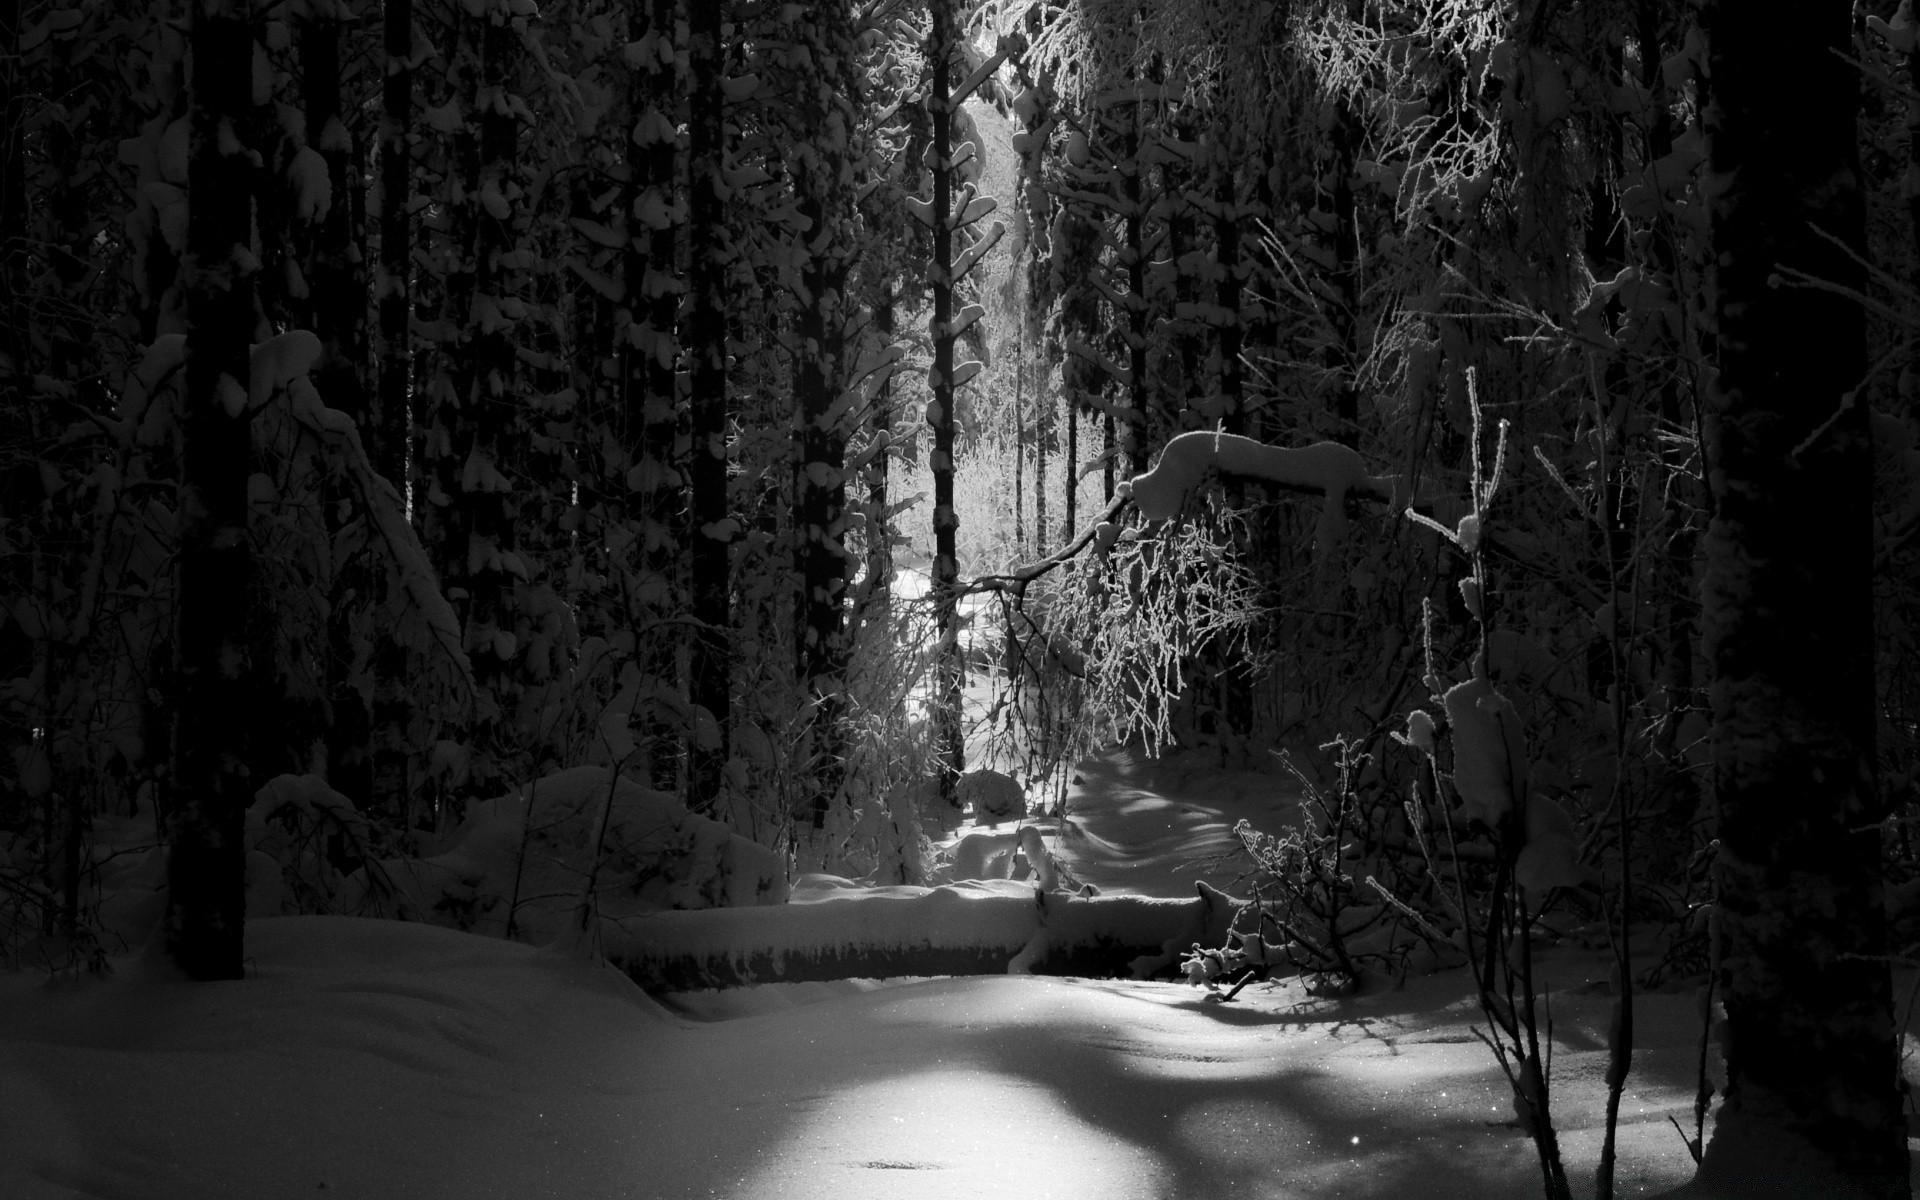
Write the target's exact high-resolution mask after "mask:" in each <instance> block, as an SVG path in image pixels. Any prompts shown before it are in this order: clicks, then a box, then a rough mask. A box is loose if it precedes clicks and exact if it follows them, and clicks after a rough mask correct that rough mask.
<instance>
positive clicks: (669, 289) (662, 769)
mask: <svg viewBox="0 0 1920 1200" xmlns="http://www.w3.org/2000/svg"><path fill="white" fill-rule="evenodd" d="M647 7H648V8H650V12H651V17H650V20H648V21H647V22H645V23H644V24H642V23H640V22H639V20H638V18H639V14H640V13H641V12H642V11H643V8H642V7H641V6H640V5H636V6H635V9H634V16H635V20H636V24H637V25H639V28H638V29H636V30H635V39H634V40H635V41H636V42H639V41H640V40H641V39H642V37H645V38H646V39H647V40H648V41H649V42H650V44H651V52H650V53H649V54H648V55H646V56H645V57H644V59H643V61H644V62H646V63H647V66H646V68H645V69H644V73H643V72H642V69H641V68H636V78H635V79H634V80H633V81H632V82H633V85H634V88H635V103H634V108H635V110H636V112H638V113H640V114H642V115H643V124H642V125H640V126H636V131H635V133H634V135H633V136H632V137H630V138H629V139H628V145H629V146H630V147H631V149H630V150H629V152H628V153H629V160H628V170H629V171H630V172H631V174H632V178H633V179H634V181H635V184H636V191H635V196H634V200H635V203H634V205H633V206H631V207H629V209H628V211H627V220H628V222H629V249H628V255H627V261H626V281H627V304H628V306H629V309H630V312H631V314H632V317H631V319H632V321H633V323H634V324H633V326H632V327H631V328H630V329H629V332H628V338H629V346H628V349H627V354H628V356H629V357H628V361H627V381H626V387H627V414H626V421H627V428H628V429H629V430H632V431H635V433H636V434H637V442H636V444H635V445H634V447H633V452H632V454H633V459H634V461H635V463H637V464H638V466H639V477H638V478H637V479H636V480H635V481H634V484H635V486H634V488H633V490H632V494H631V496H630V498H629V504H630V506H631V508H632V511H631V512H630V513H629V514H628V515H629V519H631V520H633V521H635V522H636V525H637V529H636V533H637V536H638V538H639V546H638V563H637V564H636V568H635V569H636V572H637V584H636V590H637V595H636V599H637V601H638V602H639V605H640V606H642V607H645V608H647V609H648V610H650V611H653V612H671V611H673V610H674V598H675V597H676V596H677V595H684V593H683V591H682V588H683V587H684V583H683V581H682V580H681V579H680V578H679V571H678V568H677V557H678V556H677V547H678V546H679V545H680V543H681V542H682V541H683V540H684V539H683V537H682V536H681V535H682V529H681V526H682V515H683V513H684V509H685V506H684V504H683V503H682V501H681V498H680V492H681V486H682V484H683V482H684V481H683V480H682V479H681V477H680V473H679V471H678V469H677V468H676V465H675V462H676V456H675V453H674V440H675V437H676V434H677V432H678V426H679V419H680V393H679V383H678V380H677V377H676V375H675V371H674V366H675V360H676V358H677V356H678V339H677V337H676V335H675V330H674V322H675V319H676V318H677V317H678V315H679V309H680V296H681V293H682V291H683V290H684V289H683V287H682V284H681V280H680V278H679V275H678V274H677V272H676V269H675V262H674V257H675V255H676V253H677V252H678V247H679V235H680V227H681V222H680V221H679V220H678V219H676V216H675V213H676V212H677V211H678V210H677V206H676V204H675V202H674V201H675V198H676V189H675V186H674V184H675V173H676V171H677V169H678V167H677V160H678V157H679V152H678V151H679V148H678V145H677V138H676V136H675V133H674V130H675V127H677V126H678V124H679V121H678V119H677V118H678V114H677V113H676V112H675V111H674V105H675V103H676V101H675V97H676V95H677V94H678V92H679V88H680V79H679V65H678V64H679V60H678V55H677V49H676V44H675V41H674V36H675V25H676V24H677V20H678V9H679V6H678V5H677V4H676V3H675V2H674V0H651V4H650V6H647ZM642 74H644V77H641V76H642ZM656 117H657V119H655V118H656ZM643 130H644V144H643V139H642V131H643ZM642 207H644V208H645V210H646V211H647V212H648V213H649V214H650V215H651V219H652V221H653V224H652V226H651V227H650V228H644V229H643V228H641V227H640V225H639V224H637V223H636V221H637V218H638V216H639V214H640V212H641V208H642ZM643 239H644V241H643ZM633 615H634V618H635V619H636V621H637V620H638V619H640V617H641V615H642V614H640V613H638V612H636V613H634V614H633ZM639 652H640V654H641V655H642V662H643V669H644V670H646V671H647V672H648V674H650V675H651V676H653V677H654V678H655V679H656V680H658V681H659V682H660V683H661V684H662V685H663V686H666V687H668V688H669V689H671V690H674V691H678V690H679V688H680V680H679V669H678V662H677V659H678V642H677V639H669V638H667V637H665V636H661V635H655V636H653V637H651V638H648V639H647V640H646V641H645V642H644V643H643V644H642V646H641V647H640V651H639ZM647 733H648V739H647V772H648V775H649V776H650V777H651V779H652V780H653V786H655V787H656V788H660V789H661V790H663V791H674V790H677V788H678V785H679V776H680V767H681V763H682V762H683V760H684V758H685V751H684V739H683V738H681V737H680V736H679V735H678V734H677V733H676V732H675V731H674V729H673V728H672V727H671V726H670V725H669V723H668V722H666V721H662V720H657V719H656V720H653V721H651V723H650V724H649V726H648V729H647Z"/></svg>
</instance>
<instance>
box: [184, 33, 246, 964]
mask: <svg viewBox="0 0 1920 1200" xmlns="http://www.w3.org/2000/svg"><path fill="white" fill-rule="evenodd" d="M189 46H190V52H191V54H192V56H193V71H192V79H193V88H192V95H191V101H190V103H191V106H192V107H191V114H192V118H191V126H190V129H191V132H190V141H189V151H188V166H187V172H188V185H187V186H188V197H189V205H190V207H189V215H188V219H187V255H186V263H185V264H184V272H185V276H186V278H185V283H186V292H187V297H186V302H187V364H186V385H187V399H186V404H187V411H186V428H185V452H184V459H183V461H182V464H181V479H180V550H179V563H180V567H179V570H180V592H179V610H178V626H177V631H176V644H177V646H178V654H179V675H178V680H179V695H178V704H177V708H176V714H177V715H176V717H175V721H174V732H173V769H172V773H171V779H170V782H171V785H172V796H171V801H172V803H171V805H170V808H171V816H172V829H171V839H172V844H171V847H170V851H169V854H168V858H167V884H168V891H167V911H166V923H165V934H164V936H165V944H166V948H167V952H168V953H169V954H170V955H171V956H172V958H173V960H174V961H175V962H176V963H178V964H179V966H180V967H181V969H182V970H184V971H185V972H186V973H187V975H188V976H190V977H191V978H194V979H238V978H240V977H241V975H242V972H243V967H242V963H243V936H244V934H243V929H242V924H243V918H244V917H245V914H246V850H245V847H244V845H243V844H242V830H243V827H244V824H245V814H246V807H247V801H248V798H249V796H250V794H251V791H252V782H251V780H250V779H249V777H248V770H247V755H246V748H245V746H244V744H243V742H242V731H244V730H246V729H247V728H249V727H250V726H251V724H252V718H251V717H250V715H249V703H248V696H249V692H248V687H247V660H248V638H247V635H248V631H249V628H250V627H251V625H252V619H251V618H252V614H251V612H250V598H251V596H252V595H253V558H252V549H251V547H250V546H249V544H248V542H247V475H248V464H249V462H250V461H251V458H252V438H251V435H250V433H249V430H248V421H247V410H246V404H245V384H243V383H241V382H239V381H241V380H245V379H247V378H248V370H247V354H248V349H249V346H250V343H251V341H252V336H253V324H254V306H253V290H252V280H251V278H250V276H249V274H248V273H247V272H246V271H245V270H244V269H243V268H242V267H241V266H240V265H239V264H240V263H242V262H245V261H249V260H251V259H252V249H251V246H250V241H251V238H250V231H251V228H252V225H253V180H252V167H251V165H250V163H249V160H248V156H247V148H246V147H245V145H244V144H240V143H239V142H238V141H237V138H236V134H237V131H240V130H243V129H245V128H247V126H248V122H249V118H250V116H251V115H252V114H251V104H252V86H251V82H250V81H251V76H252V70H253V34H252V31H251V30H250V28H249V26H248V22H247V20H246V7H245V6H244V5H242V4H240V3H238V2H237V0H206V2H205V3H202V4H199V5H196V6H195V7H194V10H193V19H192V27H191V32H190V33H189Z"/></svg>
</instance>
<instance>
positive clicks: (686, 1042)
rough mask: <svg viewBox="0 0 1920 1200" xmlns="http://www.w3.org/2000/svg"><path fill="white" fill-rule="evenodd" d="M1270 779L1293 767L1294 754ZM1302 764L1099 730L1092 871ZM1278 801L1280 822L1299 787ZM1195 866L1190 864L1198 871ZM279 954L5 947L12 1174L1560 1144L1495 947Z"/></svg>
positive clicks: (1642, 1021) (1627, 1109) (706, 1164)
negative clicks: (217, 961) (1176, 977)
mask: <svg viewBox="0 0 1920 1200" xmlns="http://www.w3.org/2000/svg"><path fill="white" fill-rule="evenodd" d="M1261 779H1265V780H1266V782H1265V783H1262V782H1261V781H1260V780H1261ZM1277 782H1278V781H1277V780H1274V779H1272V778H1271V777H1265V776H1262V777H1251V776H1247V777H1242V776H1237V775H1234V773H1225V772H1219V771H1214V770H1208V769H1204V768H1197V767H1184V768H1179V767H1174V766H1168V765H1165V764H1142V763H1139V762H1135V761H1132V760H1128V759H1125V758H1121V757H1108V758H1105V759H1100V760H1094V761H1091V762H1090V763H1089V764H1087V766H1086V767H1084V768H1083V769H1082V771H1081V779H1080V782H1079V784H1078V785H1076V787H1075V788H1074V789H1073V791H1072V793H1071V794H1070V796H1069V799H1068V807H1067V821H1069V822H1072V823H1074V829H1075V830H1076V831H1077V832H1069V833H1068V834H1067V836H1065V837H1063V838H1062V839H1061V846H1062V849H1063V851H1065V856H1066V857H1068V858H1069V860H1070V861H1071V863H1072V865H1073V868H1074V870H1075V871H1076V873H1080V874H1082V875H1083V876H1084V877H1086V878H1087V879H1089V880H1090V881H1093V882H1096V883H1098V884H1100V885H1101V886H1102V887H1124V886H1126V883H1125V880H1127V879H1128V878H1129V877H1131V878H1132V879H1133V880H1135V881H1136V882H1137V883H1138V884H1139V885H1141V886H1142V890H1144V891H1147V892H1148V893H1149V894H1184V893H1185V889H1190V888H1191V886H1192V885H1191V883H1190V879H1191V877H1192V873H1193V872H1194V870H1195V869H1196V867H1197V868H1198V869H1199V870H1201V871H1203V872H1204V871H1208V870H1212V871H1214V872H1222V871H1224V872H1227V878H1226V879H1224V880H1221V881H1222V882H1227V881H1230V879H1231V868H1230V867H1229V865H1228V864H1227V863H1226V862H1224V861H1217V862H1214V863H1213V865H1212V867H1211V868H1209V867H1208V866H1207V865H1206V860H1209V859H1217V858H1218V855H1219V854H1220V852H1221V851H1222V850H1224V849H1226V845H1225V843H1223V842H1222V841H1221V837H1222V833H1223V830H1224V831H1230V829H1231V824H1232V820H1233V819H1234V818H1235V817H1236V816H1237V815H1244V813H1246V812H1248V811H1255V810H1259V809H1261V808H1262V807H1264V808H1266V809H1267V810H1268V811H1269V812H1270V813H1272V814H1279V813H1280V812H1281V808H1282V806H1281V805H1280V804H1279V802H1278V800H1277V799H1276V792H1275V788H1276V786H1277ZM1275 819H1278V816H1277V815H1276V817H1275ZM1169 888H1171V889H1176V891H1175V892H1173V893H1168V892H1165V891H1163V889H1169ZM247 945H248V952H249V955H250V959H251V971H250V977H249V978H248V979H247V980H246V981H245V982H241V983H232V984H210V985H206V984H203V985H192V984H186V983H182V982H179V981H177V980H174V979H171V978H169V977H168V976H167V974H166V973H165V971H163V970H162V969H160V968H159V967H158V966H157V965H156V964H154V963H152V962H151V961H150V960H147V959H142V958H139V957H129V958H127V959H123V960H120V961H119V962H117V963H116V969H115V970H114V972H113V973H112V975H111V976H110V977H108V978H106V979H93V978H89V979H83V980H80V981H54V982H48V981H47V979H46V977H45V976H44V975H43V974H42V975H24V974H23V975H12V976H0V1196H6V1197H9V1198H18V1200H28V1198H39V1197H81V1196H86V1197H100V1198H107V1200H122V1198H124V1200H173V1198H179V1200H188V1198H191V1200H220V1198H224V1197H234V1198H247V1200H258V1198H268V1197H282V1196H313V1195H320V1194H325V1195H338V1196H355V1197H381V1198H408V1200H412V1198H425V1197H443V1196H444V1197H449V1198H452V1197H461V1198H463V1200H464V1198H469V1197H505V1198H514V1200H520V1198H529V1200H530V1198H533V1197H546V1196H553V1197H565V1198H567V1200H594V1198H598V1197H646V1198H652V1197H659V1198H663V1200H665V1198H676V1197H696V1196H722V1197H738V1198H748V1197H754V1198H758V1197H765V1198H768V1200H773V1198H780V1200H807V1198H811V1197H818V1198H828V1197H831V1198H835V1200H841V1198H864V1197H900V1198H902V1200H906V1198H914V1200H922V1198H925V1200H934V1198H939V1197H984V1196H992V1195H995V1194H997V1193H1001V1192H1006V1191H1009V1190H1011V1189H1018V1191H1019V1193H1020V1194H1021V1195H1022V1196H1024V1197H1047V1196H1053V1197H1060V1198H1063V1200H1065V1198H1069V1197H1071V1198H1074V1200H1122V1198H1133V1197H1142V1198H1145V1197H1207V1198H1213V1197H1260V1198H1276V1200H1277V1198H1282V1197H1302V1198H1304V1197H1331V1196H1351V1197H1367V1196H1381V1197H1386V1196H1395V1197H1398V1196H1421V1197H1436V1198H1442V1197H1476V1198H1479V1197H1488V1198H1493V1197H1521V1196H1531V1195H1537V1194H1539V1171H1538V1166H1537V1161H1536V1158H1535V1155H1534V1151H1533V1147H1532V1144H1531V1142H1530V1141H1529V1140H1528V1139H1527V1138H1526V1137H1525V1136H1524V1135H1523V1134H1522V1133H1521V1132H1520V1131H1519V1129H1518V1128H1517V1127H1516V1125H1515V1124H1514V1113H1513V1108H1512V1101H1511V1097H1510V1092H1509V1089H1508V1087H1507V1085H1506V1083H1505V1081H1504V1079H1503V1078H1502V1077H1501V1076H1500V1073H1499V1069H1498V1067H1497V1066H1496V1065H1495V1063H1494V1061H1493V1057H1492V1055H1491V1054H1490V1052H1489V1051H1488V1050H1487V1048H1486V1047H1485V1046H1483V1045H1482V1044H1481V1043H1480V1042H1479V1041H1478V1040H1476V1038H1475V1036H1474V1034H1473V1027H1474V1026H1475V1024H1476V1023H1477V1017H1478V1013H1477V1008H1476V1006H1475V1005H1474V1003H1473V1001H1472V999H1471V985H1470V983H1469V981H1468V980H1467V979H1466V977H1465V976H1464V975H1463V974H1462V973H1461V972H1457V971H1456V972H1448V973H1441V974H1438V975H1432V976H1427V977H1410V978H1408V979H1407V980H1406V981H1405V982H1404V983H1403V984H1402V985H1401V986H1399V987H1397V988H1383V989H1381V990H1378V991H1376V992H1373V993H1371V994H1367V995H1362V996H1359V997H1351V998H1344V999H1333V998H1327V997H1321V996H1315V995H1312V994H1310V993H1309V992H1308V990H1307V989H1306V988H1305V987H1304V986H1303V985H1302V984H1300V983H1298V982H1285V983H1280V982H1275V983H1270V984H1256V985H1253V986H1250V987H1248V988H1247V989H1246V990H1245V991H1243V992H1242V993H1241V994H1240V996H1239V997H1238V999H1236V1000H1235V1001H1233V1002H1232V1003H1227V1004H1223V1003H1218V1002H1212V1001H1209V1000H1207V999H1206V998H1205V993H1203V992H1202V991H1200V990H1199V989H1196V988H1192V987H1189V986H1187V985H1185V984H1175V983H1161V982H1126V981H1116V980H1071V979H1059V978H1043V977H1030V976H983V977H973V978H957V979H919V980H893V981H885V982H875V981H858V980H853V981H844V982H840V983H830V984H821V983H816V984H768V985H762V986H757V987H750V988H740V989H734V990H730V991H722V992H705V993H691V994H682V995H678V996H671V997H666V998H665V1000H666V1003H664V1004H663V1003H661V1002H660V1001H658V1000H656V999H653V998H650V997H648V996H647V995H645V994H644V993H642V992H640V991H639V990H638V989H637V988H635V987H634V986H633V985H632V984H631V983H629V982H628V981H627V980H626V979H625V978H624V977H623V976H620V975H618V974H616V973H614V972H613V971H611V970H610V969H608V968H605V967H603V966H598V965H595V964H592V963H590V962H587V961H585V960H584V959H583V958H582V957H580V956H579V955H577V954H573V953H568V952H563V951H562V950H559V949H534V948H530V947H527V946H522V945H517V944H513V943H507V942H502V941H498V940H490V939H484V938H479V937H475V936H471V935H467V934H461V933H456V932H452V931H448V930H445V929H439V928H433V927H428V926H423V925H418V924H404V923H398V922H377V921H369V920H359V919H352V918H344V917H286V918H274V919H269V920H261V921H255V922H251V923H250V924H249V927H248V933H247ZM1608 965H1609V964H1608V962H1607V959H1606V956H1605V953H1604V952H1603V951H1598V950H1593V949H1587V948H1580V947H1577V946H1574V945H1571V944H1563V945H1562V946H1560V947H1556V948H1553V949H1549V950H1546V951H1544V952H1543V955H1542V957H1541V959H1540V965H1539V974H1540V976H1541V978H1542V979H1544V980H1545V983H1546V988H1545V990H1546V991H1547V992H1548V993H1549V995H1550V996H1551V1004H1552V1016H1553V1022H1554V1024H1553V1045H1554V1056H1553V1064H1552V1066H1553V1075H1552V1087H1553V1107H1554V1114H1555V1118H1556V1121H1557V1123H1558V1125H1559V1128H1560V1130H1561V1144H1562V1146H1563V1149H1564V1151H1565V1153H1566V1156H1567V1161H1568V1166H1569V1170H1570V1172H1571V1174H1572V1176H1573V1178H1574V1179H1575V1181H1576V1192H1577V1193H1585V1192H1586V1191H1587V1190H1588V1187H1589V1186H1590V1184H1589V1183H1588V1182H1587V1181H1590V1180H1591V1178H1592V1172H1593V1168H1594V1164H1595V1162H1596V1161H1597V1158H1598V1153H1599V1146H1600V1140H1601V1133H1602V1113H1603V1111H1604V1085H1603V1083H1602V1079H1601V1076H1602V1071H1603V1066H1604V1060H1605V1049H1604V1043H1605V1027H1606V1020H1607V1012H1608V1006H1609V1003H1610V998H1609V996H1608V995H1607V994H1606V987H1605V983H1604V980H1605V978H1606V975H1607V971H1608ZM1637 1022H1638V1030H1639V1039H1638V1041H1639V1049H1638V1050H1637V1051H1636V1053H1635V1057H1634V1071H1633V1076H1632V1079H1631V1080H1630V1082H1629V1084H1628V1087H1627V1092H1626V1096H1625V1101H1624V1103H1623V1105H1622V1117H1621V1131H1620V1170H1619V1185H1620V1194H1622V1195H1627V1196H1631V1195H1635V1194H1638V1193H1641V1192H1644V1191H1652V1190H1655V1189H1657V1188H1658V1187H1661V1186H1666V1185H1670V1184H1672V1183H1676V1182H1679V1181H1681V1180H1683V1179H1684V1178H1686V1177H1687V1175H1688V1174H1689V1173H1690V1169H1691V1161H1690V1159H1689V1157H1688V1154H1687V1151H1686V1147H1685V1145H1684V1144H1683V1142H1682V1139H1681V1136H1680V1134H1679V1133H1677V1132H1676V1131H1675V1129H1674V1127H1673V1126H1672V1124H1670V1123H1669V1120H1668V1118H1669V1116H1672V1117H1674V1118H1677V1119H1678V1120H1679V1121H1680V1123H1681V1124H1682V1125H1685V1126H1686V1127H1687V1129H1688V1132H1689V1133H1691V1132H1692V1114H1691V1109H1692V1101H1693V1093H1694V1077H1695V1064H1696V1061H1697V1056H1698V1053H1699V1037H1700V1018H1699V1013H1698V1009H1697V1000H1696V998H1695V996H1694V995H1692V994H1690V993H1688V994H1654V995H1647V996H1642V997H1641V999H1640V1005H1639V1008H1638V1013H1637Z"/></svg>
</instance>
